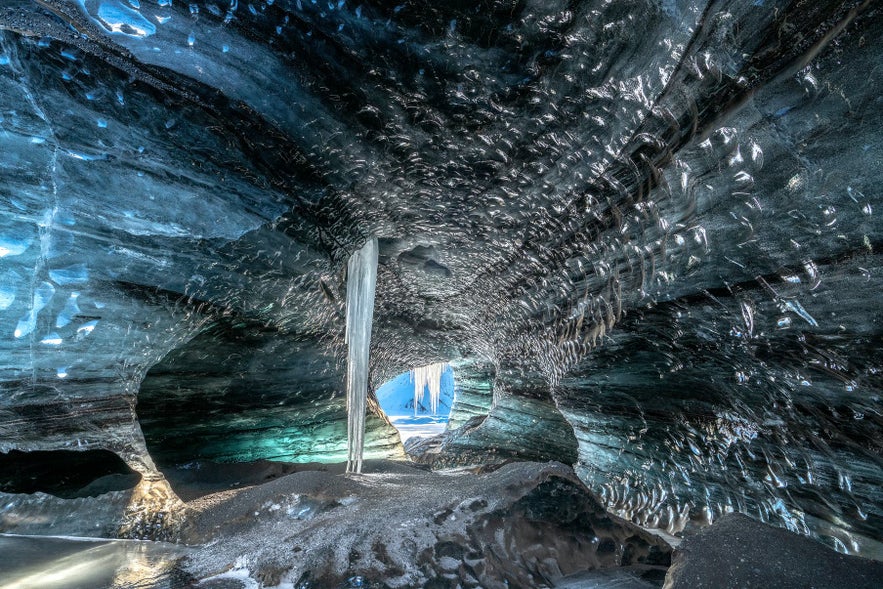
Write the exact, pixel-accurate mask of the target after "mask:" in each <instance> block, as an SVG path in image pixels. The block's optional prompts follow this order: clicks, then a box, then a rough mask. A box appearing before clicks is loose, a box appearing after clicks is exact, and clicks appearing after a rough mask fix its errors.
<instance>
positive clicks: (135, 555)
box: [0, 535, 187, 589]
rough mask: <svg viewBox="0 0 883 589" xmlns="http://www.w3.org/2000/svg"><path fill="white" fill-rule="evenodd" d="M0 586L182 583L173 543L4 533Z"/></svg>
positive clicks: (145, 587) (49, 588)
mask: <svg viewBox="0 0 883 589" xmlns="http://www.w3.org/2000/svg"><path fill="white" fill-rule="evenodd" d="M0 553H2V554H3V559H0V589H38V588H39V589H74V588H83V589H86V588H89V589H95V588H98V587H106V588H108V589H111V588H120V589H121V588H123V587H126V588H129V589H135V588H138V589H164V588H171V587H176V586H180V584H181V581H182V579H180V578H178V577H180V573H177V572H176V571H175V570H174V565H175V563H176V562H177V561H178V560H179V559H180V558H181V557H182V556H184V555H185V554H186V553H187V549H186V548H183V547H181V546H176V545H174V544H165V543H161V542H143V541H133V540H104V539H91V538H72V537H37V536H5V535H3V536H0Z"/></svg>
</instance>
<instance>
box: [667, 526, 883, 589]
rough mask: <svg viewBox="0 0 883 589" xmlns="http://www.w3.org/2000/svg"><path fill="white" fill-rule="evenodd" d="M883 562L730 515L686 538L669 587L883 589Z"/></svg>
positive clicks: (668, 581) (677, 553)
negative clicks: (840, 550) (846, 588)
mask: <svg viewBox="0 0 883 589" xmlns="http://www.w3.org/2000/svg"><path fill="white" fill-rule="evenodd" d="M881 583H883V563H881V562H878V561H873V560H868V559H864V558H859V557H856V556H848V555H845V554H841V553H839V552H835V551H834V550H831V549H830V548H827V547H825V546H823V545H821V544H820V543H818V542H815V541H813V540H810V539H808V538H805V537H802V536H799V535H797V534H793V533H791V532H788V531H786V530H782V529H779V528H773V527H770V526H768V525H765V524H762V523H759V522H757V521H755V520H752V519H750V518H748V517H746V516H744V515H740V514H731V515H726V516H724V517H722V518H720V519H719V520H717V521H716V522H715V523H714V524H713V525H711V526H709V527H707V528H705V529H702V530H700V531H698V532H696V533H695V534H692V535H689V536H687V537H686V538H685V540H684V542H683V544H681V546H680V547H678V549H677V550H676V551H675V554H674V559H673V561H672V566H671V568H670V569H669V571H668V575H667V576H666V579H665V589H701V588H703V587H707V588H709V589H712V588H713V589H737V588H738V589H754V588H757V589H764V588H767V587H780V588H782V589H842V588H844V587H849V588H850V589H878V588H879V587H880V586H881Z"/></svg>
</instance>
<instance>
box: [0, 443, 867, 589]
mask: <svg viewBox="0 0 883 589" xmlns="http://www.w3.org/2000/svg"><path fill="white" fill-rule="evenodd" d="M203 468H204V471H203V476H202V477H201V478H200V480H196V479H195V478H193V477H189V478H188V476H187V472H186V471H180V472H177V473H174V474H170V477H169V478H170V480H171V482H172V484H173V486H174V487H175V490H176V492H177V493H178V494H179V495H180V496H181V497H182V498H183V499H184V500H185V503H184V508H183V510H184V513H186V516H185V517H184V518H182V523H181V525H180V527H179V532H178V534H179V537H178V538H177V540H178V541H179V542H178V543H176V544H172V543H162V542H146V541H136V540H102V539H95V538H92V539H86V538H72V537H45V536H44V537H37V536H25V535H18V536H16V535H3V536H0V553H2V554H3V555H4V558H2V559H0V587H2V588H3V589H12V588H15V589H26V588H38V587H39V588H41V589H49V588H54V589H60V588H65V589H71V588H83V589H86V588H89V589H97V588H101V587H113V588H115V589H122V588H129V589H133V588H139V589H142V588H143V589H148V588H149V589H160V588H162V589H177V588H179V587H200V588H204V589H247V588H248V589H250V588H257V587H281V588H297V589H307V588H312V589H324V588H329V589H331V588H340V587H374V588H381V587H384V588H385V587H389V588H395V587H425V588H439V589H441V588H450V589H454V588H456V587H462V588H464V589H465V588H476V587H482V588H485V589H503V588H515V587H523V588H533V587H548V588H551V587H566V588H568V589H588V588H597V589H614V588H615V589H641V588H651V587H663V586H664V587H666V588H699V587H708V588H729V587H733V588H735V587H740V588H741V587H758V588H760V587H780V588H791V587H793V588H805V587H815V588H817V589H822V588H831V589H834V588H840V587H848V588H849V589H860V588H868V589H871V588H874V589H876V588H879V587H880V586H881V580H883V563H881V562H877V561H873V560H867V559H862V558H858V557H854V556H846V555H842V554H839V553H837V552H835V551H833V550H830V549H828V548H827V547H825V546H823V545H821V544H819V543H817V542H815V541H813V540H809V539H807V538H804V537H801V536H797V535H794V534H791V533H789V532H786V531H784V530H780V529H775V528H771V527H768V526H766V525H764V524H760V523H757V522H755V521H753V520H750V519H749V518H746V517H744V516H741V515H729V516H725V517H723V518H720V519H719V520H718V521H717V522H716V523H715V524H713V525H712V526H710V527H706V528H704V529H698V528H697V529H694V530H693V531H692V532H691V533H688V534H687V535H686V538H685V539H684V540H683V542H682V543H677V542H674V543H675V544H678V547H677V548H675V549H673V548H672V546H671V545H670V544H669V543H668V542H667V541H666V539H665V538H664V537H663V536H662V535H659V534H655V533H651V532H650V531H648V530H644V529H642V528H639V527H637V526H635V525H633V524H631V523H629V522H626V521H624V520H622V519H620V518H618V517H616V516H614V515H611V514H610V513H608V512H607V511H605V509H604V507H603V506H602V505H601V504H600V503H599V501H598V500H597V498H596V497H595V496H594V495H593V494H592V493H591V492H590V491H589V490H588V489H587V488H586V487H585V486H584V485H583V483H582V482H581V481H580V480H579V479H578V478H577V477H576V476H575V475H574V473H573V471H572V469H571V468H570V467H568V466H565V465H563V464H560V463H556V462H548V463H537V462H516V463H509V464H506V465H504V466H502V467H499V468H493V469H490V468H488V469H459V470H447V471H430V470H428V469H426V468H421V467H418V466H416V465H413V464H411V463H406V462H393V461H380V460H376V461H368V462H367V463H366V467H365V472H364V473H363V474H360V475H344V474H342V470H343V467H342V465H310V466H306V467H303V466H293V465H278V464H272V463H260V464H256V465H255V466H254V467H253V468H251V469H249V468H248V467H246V466H243V465H240V466H239V467H238V469H234V473H233V474H234V476H233V479H231V478H229V474H230V473H228V477H227V478H221V477H218V476H217V474H216V473H211V472H209V469H210V466H209V465H203ZM234 479H236V480H234ZM114 493H117V494H122V495H124V494H125V493H126V492H123V491H115V492H114ZM28 497H30V498H31V503H32V504H33V503H35V502H39V503H40V504H41V506H42V507H41V509H43V511H42V515H41V517H42V521H43V522H44V523H48V522H58V521H61V520H63V519H67V520H69V521H73V520H77V521H81V520H83V519H87V520H88V519H89V518H88V516H87V514H88V513H89V511H90V509H92V508H94V506H95V504H96V501H97V498H91V499H90V498H80V499H68V500H62V499H57V498H52V497H50V496H48V495H43V494H39V493H38V494H34V495H32V496H28ZM19 511H20V512H22V510H19ZM24 511H26V510H24ZM31 513H32V518H33V519H35V520H39V519H40V518H38V517H35V516H34V515H33V514H34V513H36V512H33V511H32V512H31ZM56 529H64V528H63V527H58V528H56ZM668 539H669V540H671V537H668Z"/></svg>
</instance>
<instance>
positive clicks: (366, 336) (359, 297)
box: [346, 237, 377, 472]
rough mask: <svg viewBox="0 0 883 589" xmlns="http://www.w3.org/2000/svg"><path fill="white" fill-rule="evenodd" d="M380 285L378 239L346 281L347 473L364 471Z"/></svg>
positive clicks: (353, 262)
mask: <svg viewBox="0 0 883 589" xmlns="http://www.w3.org/2000/svg"><path fill="white" fill-rule="evenodd" d="M376 285H377V238H376V237H372V238H371V239H369V240H368V241H367V242H366V243H365V245H364V246H362V249H360V250H358V251H356V252H354V253H353V255H352V256H350V259H349V264H348V265H347V279H346V343H347V359H346V410H347V460H346V471H347V472H362V453H363V451H364V449H365V411H366V408H367V402H368V353H369V350H370V348H371V323H372V322H373V319H374V290H375V287H376Z"/></svg>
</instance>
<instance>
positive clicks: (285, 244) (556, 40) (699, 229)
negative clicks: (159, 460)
mask: <svg viewBox="0 0 883 589" xmlns="http://www.w3.org/2000/svg"><path fill="white" fill-rule="evenodd" d="M881 19H883V12H881V8H880V7H879V6H878V3H875V2H867V1H862V0H820V1H818V2H812V3H806V2H796V1H790V0H766V1H764V2H743V1H735V0H732V1H729V0H723V1H720V2H705V1H702V0H675V1H669V0H665V1H661V0H660V1H656V0H625V1H621V2H596V1H592V0H587V1H584V2H583V1H577V2H563V1H561V2H559V1H550V2H539V1H523V2H516V1H508V0H489V1H487V2H482V3H478V4H471V3H447V2H446V3H431V2H409V3H386V2H379V1H378V2H372V1H366V2H360V3H357V4H355V3H343V4H340V3H331V4H329V3H327V2H317V3H313V2H306V1H304V2H298V1H296V0H295V1H283V0H277V1H275V2H272V3H271V2H266V1H260V0H256V1H254V2H250V3H245V2H238V3H232V4H230V3H204V2H199V1H194V2H192V3H183V2H170V1H166V0H163V1H162V2H144V1H142V2H135V3H133V2H123V0H83V2H79V1H75V0H71V1H65V0H43V1H42V2H40V3H39V4H38V3H36V2H32V1H30V0H9V1H7V2H3V3H2V6H0V144H2V149H0V450H8V449H14V448H15V449H23V450H33V449H47V450H56V449H65V448H67V449H76V448H107V449H110V450H113V451H115V452H117V453H119V454H120V455H121V456H122V457H123V458H124V459H125V460H126V461H127V462H128V463H129V464H130V466H131V467H132V468H134V469H135V470H137V471H139V472H141V473H143V474H148V475H150V476H158V474H157V470H156V464H155V463H154V461H153V459H152V458H151V452H150V451H149V450H150V449H151V448H152V447H155V448H157V449H158V450H157V451H158V456H163V455H164V456H165V458H167V459H170V460H171V461H172V462H173V463H176V461H178V459H179V458H183V457H182V456H181V453H180V451H179V450H180V449H181V448H180V443H179V442H178V441H177V440H180V439H185V440H186V439H188V438H192V439H193V440H197V441H198V442H199V443H198V444H195V445H194V447H197V448H200V449H204V450H205V453H206V456H205V458H207V459H215V458H217V457H218V456H221V455H226V456H227V457H228V458H224V459H229V457H231V456H232V457H246V459H247V457H249V456H252V457H256V458H270V457H272V456H284V457H286V459H288V458H291V457H293V456H294V455H298V456H300V459H301V460H314V459H316V457H317V455H322V454H325V456H326V457H331V456H339V454H340V452H341V448H342V447H343V442H342V440H344V439H345V430H344V428H342V427H341V426H342V420H341V416H342V415H343V413H342V408H343V406H344V400H345V394H344V391H345V384H344V383H345V379H344V378H343V375H344V370H343V368H342V365H343V360H344V358H345V357H346V352H345V349H346V348H345V345H344V332H345V325H346V312H345V301H346V298H347V297H346V294H345V293H346V276H345V274H346V272H345V266H346V265H347V261H348V260H349V259H350V256H351V255H352V254H353V253H354V252H355V251H357V249H358V248H360V247H362V245H363V244H364V243H365V240H366V239H368V237H369V236H377V238H378V269H377V296H376V304H375V308H376V312H375V317H374V322H373V330H372V338H371V349H370V358H371V362H370V372H369V375H368V379H369V383H370V385H371V387H372V388H373V387H376V386H378V385H379V384H380V383H382V382H385V381H386V380H387V379H389V378H391V377H392V376H394V375H396V374H399V373H401V372H402V371H404V370H407V369H409V368H411V367H414V366H425V365H428V364H432V363H435V362H445V361H454V362H461V363H462V364H463V367H464V368H463V370H462V371H461V370H460V369H459V368H458V375H459V374H461V373H462V374H463V385H458V386H463V387H464V392H465V393H466V394H464V395H463V396H462V397H458V402H457V404H456V406H455V407H454V411H453V414H452V416H451V424H452V427H454V429H452V431H451V432H449V434H450V435H448V437H447V438H446V440H445V441H444V442H440V445H439V446H438V447H436V448H435V450H437V451H438V452H437V453H436V455H435V457H434V458H433V459H432V460H433V461H434V462H436V463H439V464H445V463H449V464H465V463H476V462H482V461H500V460H504V459H506V458H511V457H531V458H540V459H549V458H556V459H559V460H561V461H564V462H569V463H576V465H577V469H578V471H579V473H580V476H582V477H583V479H584V480H585V481H587V482H588V483H589V484H591V485H592V486H594V487H595V488H597V489H599V490H601V491H603V495H604V498H605V501H607V502H608V505H609V506H610V507H611V508H613V509H616V510H618V512H619V513H622V514H623V515H626V516H628V517H632V518H634V519H635V520H636V521H641V522H645V523H647V524H650V525H660V526H663V527H666V528H669V529H670V530H672V531H675V530H677V529H680V528H681V527H683V526H684V525H687V524H688V523H689V522H704V521H708V520H713V519H715V518H716V517H718V516H719V515H720V514H721V513H724V512H726V511H729V510H735V511H742V512H745V513H748V514H750V515H752V516H753V517H755V518H759V519H762V520H765V521H770V522H773V523H776V524H777V525H781V526H786V527H788V528H790V529H793V530H797V531H800V532H803V533H807V534H811V535H814V536H816V537H819V538H821V539H823V540H824V541H825V542H827V543H828V544H829V545H831V546H835V547H836V548H838V549H839V550H841V551H848V552H859V553H862V554H871V553H875V551H877V552H876V553H877V554H879V549H880V548H879V547H880V541H881V540H883V512H881V505H883V501H881V498H883V497H881V488H883V484H881V483H883V465H881V460H880V455H881V452H883V448H881V445H880V444H881V442H880V440H883V436H881V435H880V431H881V426H883V422H881V414H883V413H881V398H880V392H881V389H883V356H881V349H883V347H881V346H880V341H881V335H883V331H881V330H883V327H881V321H883V317H881V306H880V304H879V293H880V290H881V285H883V264H881V257H880V248H881V228H883V224H881V221H880V218H881V217H880V211H881V210H883V203H881V202H880V194H881V193H880V190H879V187H880V185H881V173H880V170H881V158H883V143H881V139H880V133H879V129H880V128H881V126H883V121H881V116H883V109H881V108H880V107H881V102H880V101H881V96H883V91H881V90H883V88H881V70H880V65H879V64H880V63H881V59H880V58H881V52H883V45H881V40H880V35H879V34H878V31H879V30H880V29H881V23H883V21H881ZM148 24H149V26H148ZM243 340H247V341H248V345H243V346H242V347H241V348H240V347H239V346H238V345H237V344H240V343H243V344H244V342H243ZM285 348H288V349H290V350H292V352H291V353H290V354H286V353H285V352H284V349H285ZM262 350H263V351H266V353H261V351H262ZM295 352H296V353H295ZM298 358H300V360H301V362H300V363H299V361H298ZM321 358H330V361H329V362H327V363H326V362H324V361H322V360H317V359H321ZM176 382H177V383H180V386H178V385H176ZM286 391H290V392H291V397H290V398H291V399H292V403H291V405H288V406H286V404H285V399H286ZM295 401H296V402H295ZM280 402H281V404H280ZM373 402H374V399H373V397H372V396H371V395H370V394H369V396H368V399H367V404H368V407H369V410H370V408H371V407H372V403H373ZM202 409H204V411H203V410H202ZM225 414H229V415H230V417H229V419H227V418H225V417H224V415H225ZM372 414H373V415H375V416H376V415H378V413H377V412H373V413H372ZM152 419H158V421H153V423H149V422H150V421H151V420H152ZM370 419H371V418H369V422H368V424H370V423H372V421H371V420H370ZM142 420H143V426H144V428H143V429H144V432H142ZM286 424H296V426H291V427H288V426H286ZM374 424H375V425H374V426H370V425H369V432H373V433H368V434H366V441H368V442H369V446H373V447H374V448H376V449H377V450H378V451H379V452H381V453H382V452H387V453H389V454H394V453H396V452H399V453H400V452H401V449H400V447H399V446H397V444H396V442H395V432H394V431H393V430H392V428H390V427H389V425H388V424H386V423H384V422H383V421H382V419H380V418H379V417H376V421H374ZM145 435H146V437H147V442H146V443H145ZM224 442H229V443H224ZM176 444H177V445H178V448H176V447H175V446H176ZM208 455H212V457H209V456H208ZM199 457H200V456H194V457H193V458H192V459H196V458H199ZM294 459H297V458H294ZM182 462H185V463H186V459H184V460H182Z"/></svg>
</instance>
